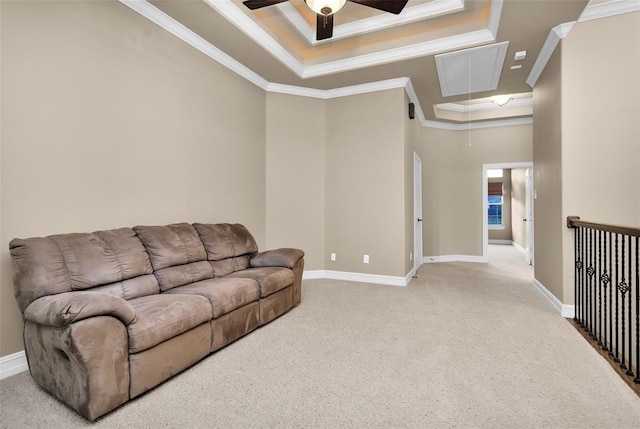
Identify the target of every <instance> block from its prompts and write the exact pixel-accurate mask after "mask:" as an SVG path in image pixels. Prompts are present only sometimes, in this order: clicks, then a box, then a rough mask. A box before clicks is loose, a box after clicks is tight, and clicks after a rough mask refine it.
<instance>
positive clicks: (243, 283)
mask: <svg viewBox="0 0 640 429" xmlns="http://www.w3.org/2000/svg"><path fill="white" fill-rule="evenodd" d="M165 294H189V295H201V296H204V297H205V298H207V299H208V300H209V301H210V302H211V307H212V308H213V310H212V311H213V318H214V319H217V318H218V317H220V316H222V315H225V314H227V313H230V312H232V311H233V310H235V309H236V308H240V307H242V306H244V305H246V304H249V303H251V302H254V301H257V300H258V299H260V287H259V286H258V283H257V282H256V281H255V280H253V279H241V278H217V279H208V280H203V281H200V282H196V283H192V284H190V285H186V286H180V287H177V288H174V289H171V290H169V291H167V292H165Z"/></svg>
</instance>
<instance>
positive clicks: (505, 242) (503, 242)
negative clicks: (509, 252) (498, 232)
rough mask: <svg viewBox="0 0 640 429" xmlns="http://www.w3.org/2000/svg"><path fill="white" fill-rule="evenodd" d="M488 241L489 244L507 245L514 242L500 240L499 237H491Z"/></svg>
mask: <svg viewBox="0 0 640 429" xmlns="http://www.w3.org/2000/svg"><path fill="white" fill-rule="evenodd" d="M487 241H488V243H489V244H504V245H505V246H511V245H512V244H513V241H511V240H498V239H497V238H490V239H489V240H487Z"/></svg>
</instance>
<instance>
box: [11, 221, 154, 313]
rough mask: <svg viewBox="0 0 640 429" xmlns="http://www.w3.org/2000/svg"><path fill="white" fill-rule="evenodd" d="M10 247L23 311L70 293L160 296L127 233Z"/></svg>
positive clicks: (52, 238) (138, 248)
mask: <svg viewBox="0 0 640 429" xmlns="http://www.w3.org/2000/svg"><path fill="white" fill-rule="evenodd" d="M9 248H10V251H11V256H12V259H13V266H14V288H15V294H16V299H17V301H18V306H19V307H20V310H21V311H24V309H25V308H26V307H27V306H28V305H29V304H30V303H31V302H32V301H34V300H36V299H38V298H40V297H42V296H45V295H53V294H58V293H62V292H70V291H74V290H87V289H91V290H92V291H101V292H103V293H110V294H113V295H117V296H120V297H122V298H125V299H131V298H136V297H138V296H143V295H149V294H153V293H158V292H159V288H158V284H157V281H156V280H155V278H154V277H153V275H152V269H151V263H150V261H149V257H148V256H147V253H146V252H145V249H144V247H143V246H142V243H140V241H139V240H138V239H137V238H136V236H135V233H134V232H133V230H132V229H130V228H120V229H114V230H110V231H98V232H94V233H76V234H60V235H52V236H49V237H46V238H28V239H14V240H12V241H11V243H9Z"/></svg>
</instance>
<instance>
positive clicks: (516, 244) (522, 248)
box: [512, 241, 528, 256]
mask: <svg viewBox="0 0 640 429" xmlns="http://www.w3.org/2000/svg"><path fill="white" fill-rule="evenodd" d="M512 243H513V247H515V248H516V250H518V251H519V252H520V253H522V254H523V255H524V256H527V253H528V252H527V249H525V248H524V247H522V246H521V245H519V244H518V243H516V242H515V241H513V242H512Z"/></svg>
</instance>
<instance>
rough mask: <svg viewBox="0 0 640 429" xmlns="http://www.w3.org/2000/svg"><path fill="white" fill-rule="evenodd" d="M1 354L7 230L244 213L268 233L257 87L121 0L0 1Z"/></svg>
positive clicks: (7, 312) (1, 350)
mask: <svg viewBox="0 0 640 429" xmlns="http://www.w3.org/2000/svg"><path fill="white" fill-rule="evenodd" d="M0 7H1V8H2V12H1V19H2V22H1V25H2V30H1V31H2V47H1V48H2V70H1V71H2V82H1V88H2V117H1V119H2V131H1V138H2V147H1V153H2V158H1V162H2V165H1V167H2V172H1V180H2V189H1V191H2V195H1V196H2V198H1V200H2V218H1V222H0V225H1V243H2V247H1V253H0V258H1V261H0V262H1V267H2V277H1V279H0V281H1V284H0V286H1V287H0V298H1V302H0V322H1V328H0V355H1V356H4V355H7V354H10V353H13V352H16V351H19V350H22V348H23V345H22V327H21V317H20V314H19V313H18V311H17V307H16V304H15V300H14V297H13V289H12V281H11V271H12V270H11V262H10V255H9V252H8V243H9V241H10V240H11V239H12V238H13V237H30V236H41V235H47V234H55V233H65V232H80V231H93V230H98V229H104V228H113V227H121V226H133V225H136V224H164V223H169V222H179V221H188V222H191V221H203V222H225V221H228V222H242V223H244V224H246V225H247V226H248V228H249V229H250V230H251V231H252V232H253V233H254V234H255V236H256V239H257V240H258V242H259V244H260V246H261V247H263V246H264V243H265V235H266V231H265V228H266V227H265V184H264V182H265V118H266V115H265V105H266V101H265V98H266V96H265V93H264V91H263V90H261V89H259V88H257V87H256V86H254V85H253V84H251V83H249V82H247V81H245V80H244V79H242V78H241V77H239V76H237V75H236V74H234V73H232V72H230V71H228V70H227V69H225V68H223V67H222V66H220V65H219V64H217V63H215V62H214V61H212V60H211V59H209V58H207V57H205V56H204V55H202V54H201V53H199V52H197V51H196V50H194V49H193V48H191V47H189V46H187V45H185V44H184V43H183V42H181V41H179V40H178V39H176V38H175V37H174V36H172V35H170V34H169V33H167V32H165V31H164V30H161V29H160V28H159V27H157V26H156V25H155V24H153V23H151V22H150V21H148V20H146V19H145V18H143V17H141V16H140V15H138V14H136V13H135V12H133V11H131V10H130V9H129V8H127V7H125V6H123V5H121V4H119V3H117V2H67V3H55V4H52V3H48V2H44V3H34V2H1V6H0Z"/></svg>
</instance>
